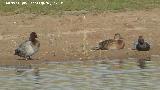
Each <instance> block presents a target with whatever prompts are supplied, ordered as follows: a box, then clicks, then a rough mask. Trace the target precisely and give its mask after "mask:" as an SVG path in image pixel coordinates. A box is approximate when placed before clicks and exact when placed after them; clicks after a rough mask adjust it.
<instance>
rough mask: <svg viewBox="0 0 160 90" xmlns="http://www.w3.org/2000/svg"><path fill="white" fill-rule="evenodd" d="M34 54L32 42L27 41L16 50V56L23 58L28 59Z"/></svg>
mask: <svg viewBox="0 0 160 90" xmlns="http://www.w3.org/2000/svg"><path fill="white" fill-rule="evenodd" d="M33 53H34V50H33V47H32V46H31V41H29V40H27V41H25V42H23V43H22V44H20V45H19V47H18V48H17V49H16V50H15V55H18V56H21V57H28V56H31V55H32V54H33Z"/></svg>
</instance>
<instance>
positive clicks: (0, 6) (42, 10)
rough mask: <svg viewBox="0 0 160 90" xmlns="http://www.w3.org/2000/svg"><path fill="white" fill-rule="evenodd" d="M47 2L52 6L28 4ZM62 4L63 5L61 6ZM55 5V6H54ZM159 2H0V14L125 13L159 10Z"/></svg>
mask: <svg viewBox="0 0 160 90" xmlns="http://www.w3.org/2000/svg"><path fill="white" fill-rule="evenodd" d="M6 1H7V2H9V1H14V2H16V1H17V2H20V3H21V2H27V3H28V4H27V5H20V4H19V5H18V4H16V5H6ZM33 1H36V2H43V1H47V2H49V3H50V4H52V5H47V4H45V5H36V4H30V2H33ZM61 2H63V4H61ZM56 3H57V4H56ZM159 7H160V0H0V11H1V12H12V13H38V14H57V13H62V12H64V11H81V10H84V11H89V12H93V11H96V12H97V11H98V12H104V11H126V10H141V9H152V8H159Z"/></svg>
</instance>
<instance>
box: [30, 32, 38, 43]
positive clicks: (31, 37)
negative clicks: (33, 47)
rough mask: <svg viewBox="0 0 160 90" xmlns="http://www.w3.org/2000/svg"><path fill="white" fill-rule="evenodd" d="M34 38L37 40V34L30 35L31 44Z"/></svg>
mask: <svg viewBox="0 0 160 90" xmlns="http://www.w3.org/2000/svg"><path fill="white" fill-rule="evenodd" d="M36 38H38V37H37V34H36V33H35V32H32V33H31V34H30V37H29V40H30V41H32V42H34V41H35V40H36Z"/></svg>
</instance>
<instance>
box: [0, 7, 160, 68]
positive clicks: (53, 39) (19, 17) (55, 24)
mask: <svg viewBox="0 0 160 90" xmlns="http://www.w3.org/2000/svg"><path fill="white" fill-rule="evenodd" d="M159 11H160V9H153V10H149V11H127V12H118V13H111V12H109V13H101V14H93V13H88V14H85V15H78V16H76V15H62V16H48V15H43V16H42V15H35V14H15V15H1V16H0V62H1V64H7V65H9V64H16V63H17V62H21V63H32V64H38V63H44V62H45V61H70V60H73V61H74V60H100V59H106V60H112V59H128V58H138V57H141V56H144V57H148V56H159V55H160V52H159V51H160V40H159V38H158V37H159V35H160V30H159V28H160V25H159V24H160V17H159V16H160V12H159ZM32 31H34V32H37V34H38V37H39V38H38V40H39V41H40V42H41V47H40V50H39V52H38V53H37V54H35V55H34V56H33V59H34V60H29V61H25V60H23V58H20V57H17V56H14V50H15V48H16V47H17V46H18V45H19V44H20V43H21V42H23V41H24V40H26V39H28V36H29V34H30V32H32ZM115 33H120V34H121V35H122V37H123V38H124V40H125V43H126V44H125V48H124V49H123V50H108V51H107V50H105V51H100V50H99V51H93V50H91V48H93V47H95V46H96V45H97V43H98V42H99V41H101V40H105V39H109V38H113V36H114V34H115ZM139 35H143V36H144V38H145V40H147V41H148V42H149V43H150V44H151V50H150V51H149V52H146V53H144V52H143V53H141V52H138V51H135V50H131V48H132V44H133V42H134V41H135V40H136V39H137V38H138V36H139Z"/></svg>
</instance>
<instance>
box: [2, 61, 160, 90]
mask: <svg viewBox="0 0 160 90" xmlns="http://www.w3.org/2000/svg"><path fill="white" fill-rule="evenodd" d="M157 62H158V61H157ZM157 62H153V61H151V62H149V64H147V68H144V69H139V67H138V66H137V62H136V60H132V61H130V60H128V61H126V60H123V62H121V61H119V60H112V61H85V62H63V63H52V64H48V66H46V67H37V66H36V67H33V66H32V67H31V68H27V69H26V68H20V67H19V68H17V71H16V72H17V73H19V74H14V73H13V72H11V71H8V72H5V71H1V72H0V80H1V82H0V86H1V87H0V90H10V89H11V88H12V90H159V88H160V86H159V85H160V72H159V71H160V68H159V64H160V63H157ZM139 64H142V67H143V66H145V62H144V60H142V61H139ZM143 64H144V65H143ZM119 66H120V67H119ZM22 69H23V70H22ZM21 70H22V71H21Z"/></svg>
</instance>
